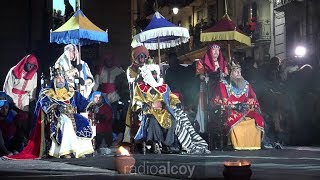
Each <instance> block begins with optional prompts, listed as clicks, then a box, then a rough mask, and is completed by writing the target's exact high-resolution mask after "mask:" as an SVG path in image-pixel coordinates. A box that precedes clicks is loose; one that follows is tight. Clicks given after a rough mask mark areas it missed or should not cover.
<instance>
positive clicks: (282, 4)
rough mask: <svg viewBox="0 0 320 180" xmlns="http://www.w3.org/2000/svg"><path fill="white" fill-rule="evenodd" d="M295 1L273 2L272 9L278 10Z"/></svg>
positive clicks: (280, 0)
mask: <svg viewBox="0 0 320 180" xmlns="http://www.w3.org/2000/svg"><path fill="white" fill-rule="evenodd" d="M293 1H295V0H273V7H274V9H276V8H279V7H281V6H284V5H286V4H289V3H291V2H293Z"/></svg>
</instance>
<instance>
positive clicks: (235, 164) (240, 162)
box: [224, 160, 251, 166]
mask: <svg viewBox="0 0 320 180" xmlns="http://www.w3.org/2000/svg"><path fill="white" fill-rule="evenodd" d="M250 164H251V163H250V162H249V161H247V160H243V161H240V160H238V161H235V162H232V161H226V162H224V165H225V166H248V165H250Z"/></svg>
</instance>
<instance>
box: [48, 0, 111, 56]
mask: <svg viewBox="0 0 320 180" xmlns="http://www.w3.org/2000/svg"><path fill="white" fill-rule="evenodd" d="M77 8H78V10H77V11H76V12H75V13H74V15H73V16H72V17H71V18H70V19H69V20H68V21H67V22H66V23H64V24H63V25H62V26H61V27H59V28H58V29H56V30H54V31H50V43H53V42H55V43H57V44H76V45H78V46H79V59H81V48H80V47H81V46H82V45H89V44H94V43H100V42H105V43H107V42H108V32H107V31H103V30H102V29H100V28H99V27H97V26H96V25H94V24H93V23H92V22H91V21H90V20H89V19H88V18H87V17H86V16H85V15H84V14H83V12H82V11H81V10H80V2H79V0H78V7H77Z"/></svg>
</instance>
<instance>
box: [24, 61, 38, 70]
mask: <svg viewBox="0 0 320 180" xmlns="http://www.w3.org/2000/svg"><path fill="white" fill-rule="evenodd" d="M34 66H35V65H34V64H30V63H26V64H25V65H24V70H25V71H26V72H30V71H31V70H32V69H33V68H34Z"/></svg>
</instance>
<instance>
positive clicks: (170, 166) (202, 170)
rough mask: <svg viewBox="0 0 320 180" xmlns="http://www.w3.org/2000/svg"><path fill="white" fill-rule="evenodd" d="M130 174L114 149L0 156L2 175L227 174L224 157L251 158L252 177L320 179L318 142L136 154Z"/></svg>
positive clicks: (215, 176) (186, 176) (202, 176)
mask: <svg viewBox="0 0 320 180" xmlns="http://www.w3.org/2000/svg"><path fill="white" fill-rule="evenodd" d="M134 157H135V159H136V165H135V167H134V168H133V171H132V172H133V173H132V174H130V175H121V174H118V173H117V171H115V166H114V163H113V159H114V155H105V156H95V157H87V158H80V159H56V158H52V159H42V160H24V161H12V160H2V161H0V178H1V179H28V178H32V179H44V178H45V179H47V178H50V179H88V178H89V179H92V178H93V179H102V178H103V179H106V177H108V179H109V178H111V179H170V178H177V179H181V178H182V179H189V178H190V179H223V175H222V172H223V169H224V166H223V164H224V162H225V161H237V160H247V161H250V162H251V170H252V172H253V175H252V177H251V179H253V180H254V179H256V180H260V179H272V180H277V179H282V180H283V179H286V178H288V179H290V180H291V179H303V180H309V179H310V180H313V179H314V180H316V179H317V180H318V179H320V148H317V147H286V148H285V149H282V150H276V149H271V150H259V151H213V152H212V153H211V154H207V155H180V154H175V155H174V154H172V155H170V154H161V155H156V154H147V155H143V154H134Z"/></svg>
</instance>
